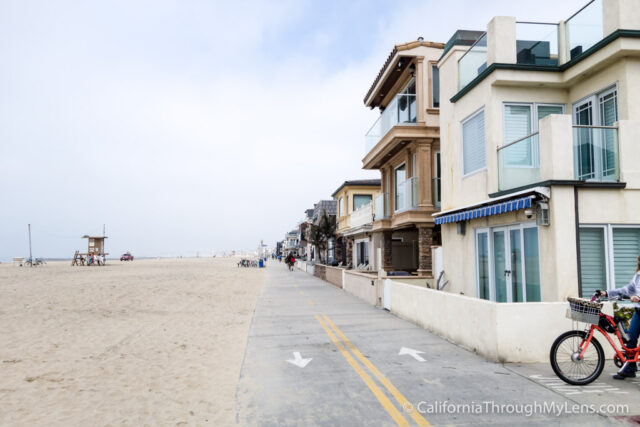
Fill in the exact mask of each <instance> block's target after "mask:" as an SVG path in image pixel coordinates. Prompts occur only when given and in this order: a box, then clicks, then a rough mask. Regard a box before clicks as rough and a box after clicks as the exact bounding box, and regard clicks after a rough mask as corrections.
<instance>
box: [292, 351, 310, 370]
mask: <svg viewBox="0 0 640 427" xmlns="http://www.w3.org/2000/svg"><path fill="white" fill-rule="evenodd" d="M312 360H313V359H312V358H311V357H310V358H308V359H303V358H302V356H300V353H299V352H297V351H294V352H293V359H287V362H289V363H291V364H292V365H296V366H297V367H298V368H304V367H305V366H307V365H308V364H309V362H311V361H312Z"/></svg>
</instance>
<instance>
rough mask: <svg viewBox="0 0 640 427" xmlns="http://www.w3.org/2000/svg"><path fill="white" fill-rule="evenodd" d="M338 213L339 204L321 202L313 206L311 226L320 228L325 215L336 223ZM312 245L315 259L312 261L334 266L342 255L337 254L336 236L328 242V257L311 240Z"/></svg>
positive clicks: (331, 201)
mask: <svg viewBox="0 0 640 427" xmlns="http://www.w3.org/2000/svg"><path fill="white" fill-rule="evenodd" d="M336 213H337V202H336V201H335V200H320V201H319V202H318V203H315V204H314V205H313V213H312V214H311V225H310V227H311V226H316V227H317V226H319V225H320V222H321V220H322V217H323V215H324V214H326V215H327V217H328V218H329V221H335V218H336ZM309 242H310V243H311V245H312V249H311V251H312V252H313V259H310V261H315V262H322V263H325V264H332V263H334V261H335V260H336V257H340V256H341V255H342V254H341V253H340V252H339V251H340V249H337V250H338V253H337V254H336V247H335V236H331V237H330V238H329V239H328V241H327V242H326V245H327V247H326V257H327V258H328V259H325V253H324V252H323V251H322V250H320V249H319V248H318V246H317V245H316V244H315V243H313V242H312V241H311V240H310V241H309Z"/></svg>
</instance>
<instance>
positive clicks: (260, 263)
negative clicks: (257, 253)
mask: <svg viewBox="0 0 640 427" xmlns="http://www.w3.org/2000/svg"><path fill="white" fill-rule="evenodd" d="M258 267H260V268H262V267H264V261H263V260H262V258H260V261H258Z"/></svg>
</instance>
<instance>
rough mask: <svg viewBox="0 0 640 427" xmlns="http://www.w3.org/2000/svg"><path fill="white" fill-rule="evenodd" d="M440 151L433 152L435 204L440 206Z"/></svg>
mask: <svg viewBox="0 0 640 427" xmlns="http://www.w3.org/2000/svg"><path fill="white" fill-rule="evenodd" d="M440 190H441V188H440V150H435V151H434V152H433V189H432V190H431V191H432V192H433V204H434V205H435V206H440Z"/></svg>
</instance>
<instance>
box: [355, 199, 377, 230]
mask: <svg viewBox="0 0 640 427" xmlns="http://www.w3.org/2000/svg"><path fill="white" fill-rule="evenodd" d="M372 222H373V203H367V204H366V205H364V206H362V207H360V209H358V210H355V211H353V212H351V215H349V225H350V227H351V228H355V227H361V226H363V225H367V224H371V223H372Z"/></svg>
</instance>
